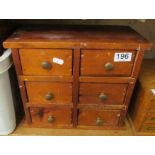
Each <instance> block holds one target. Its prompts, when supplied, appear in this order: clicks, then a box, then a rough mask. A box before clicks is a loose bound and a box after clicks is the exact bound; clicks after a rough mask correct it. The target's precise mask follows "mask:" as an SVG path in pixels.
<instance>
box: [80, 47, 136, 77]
mask: <svg viewBox="0 0 155 155" xmlns="http://www.w3.org/2000/svg"><path fill="white" fill-rule="evenodd" d="M116 52H117V53H119V52H126V51H124V50H82V52H81V76H130V74H131V71H132V67H133V63H134V58H135V52H134V51H131V50H130V52H131V53H132V58H131V61H130V62H114V55H115V53H116ZM96 60H97V61H96ZM107 63H110V64H112V65H113V69H111V70H106V68H105V65H106V64H107Z"/></svg>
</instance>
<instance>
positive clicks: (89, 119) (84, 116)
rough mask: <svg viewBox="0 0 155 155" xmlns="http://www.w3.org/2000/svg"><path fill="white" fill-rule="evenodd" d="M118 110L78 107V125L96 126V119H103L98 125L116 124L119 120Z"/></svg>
mask: <svg viewBox="0 0 155 155" xmlns="http://www.w3.org/2000/svg"><path fill="white" fill-rule="evenodd" d="M119 116H120V111H119V110H107V111H106V110H104V111H102V110H91V109H87V110H86V109H79V118H78V125H79V126H80V125H81V126H97V125H96V119H97V118H101V119H103V125H101V126H99V128H102V127H103V126H117V125H118V121H119Z"/></svg>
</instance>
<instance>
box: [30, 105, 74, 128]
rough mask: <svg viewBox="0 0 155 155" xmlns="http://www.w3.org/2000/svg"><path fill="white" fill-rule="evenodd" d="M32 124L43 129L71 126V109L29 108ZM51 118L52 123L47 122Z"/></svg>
mask: <svg viewBox="0 0 155 155" xmlns="http://www.w3.org/2000/svg"><path fill="white" fill-rule="evenodd" d="M30 113H31V116H32V123H34V124H36V125H41V126H43V127H54V126H62V127H63V126H71V124H72V120H71V114H72V112H71V109H69V108H68V109H67V108H64V109H50V108H48V109H47V108H30ZM49 117H53V121H51V122H50V121H49V120H48V119H49Z"/></svg>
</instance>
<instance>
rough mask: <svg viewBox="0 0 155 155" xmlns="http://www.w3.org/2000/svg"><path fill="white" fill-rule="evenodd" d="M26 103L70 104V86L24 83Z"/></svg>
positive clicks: (63, 84)
mask: <svg viewBox="0 0 155 155" xmlns="http://www.w3.org/2000/svg"><path fill="white" fill-rule="evenodd" d="M26 88H27V94H28V101H29V102H30V104H31V103H40V104H44V103H46V104H47V103H48V104H52V103H58V104H65V103H66V104H71V103H72V84H71V83H55V82H26Z"/></svg>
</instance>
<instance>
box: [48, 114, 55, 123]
mask: <svg viewBox="0 0 155 155" xmlns="http://www.w3.org/2000/svg"><path fill="white" fill-rule="evenodd" d="M54 120H55V117H54V116H51V115H50V116H48V123H53V122H54Z"/></svg>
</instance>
